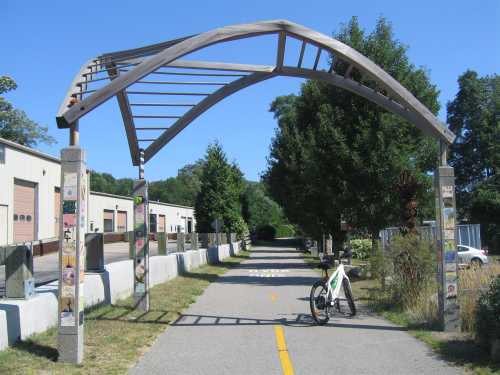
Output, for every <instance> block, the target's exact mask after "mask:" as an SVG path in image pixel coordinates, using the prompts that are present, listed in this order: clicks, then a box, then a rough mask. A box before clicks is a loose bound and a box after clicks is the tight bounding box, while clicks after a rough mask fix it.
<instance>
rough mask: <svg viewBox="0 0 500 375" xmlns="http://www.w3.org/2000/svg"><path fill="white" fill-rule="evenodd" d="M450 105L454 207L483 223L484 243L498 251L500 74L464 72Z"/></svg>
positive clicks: (499, 209) (499, 208)
mask: <svg viewBox="0 0 500 375" xmlns="http://www.w3.org/2000/svg"><path fill="white" fill-rule="evenodd" d="M458 86H459V89H458V93H457V95H456V96H455V98H454V99H453V100H452V101H451V102H449V103H448V106H447V109H448V123H449V124H450V128H451V129H452V130H453V131H454V132H455V134H456V135H457V139H456V140H455V143H454V144H453V145H452V147H451V152H450V164H451V165H452V166H453V167H455V176H456V195H457V208H458V211H459V214H460V217H461V218H462V219H466V220H469V221H470V222H473V223H480V224H481V232H482V233H481V234H482V239H483V242H485V243H486V244H488V245H489V246H490V247H491V248H492V249H494V250H495V251H497V252H500V178H499V175H500V76H498V75H496V74H495V75H493V76H486V77H479V76H478V74H477V73H476V72H474V71H471V70H468V71H466V72H465V73H464V74H462V75H461V76H460V77H459V78H458Z"/></svg>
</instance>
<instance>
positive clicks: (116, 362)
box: [0, 252, 248, 374]
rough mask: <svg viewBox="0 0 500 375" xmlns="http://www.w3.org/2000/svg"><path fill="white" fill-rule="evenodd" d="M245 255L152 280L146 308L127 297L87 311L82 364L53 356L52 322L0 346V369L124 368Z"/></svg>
mask: <svg viewBox="0 0 500 375" xmlns="http://www.w3.org/2000/svg"><path fill="white" fill-rule="evenodd" d="M246 258H248V253H246V252H240V254H239V255H237V256H235V257H231V258H228V259H226V260H225V261H224V262H222V263H220V264H217V265H205V266H202V267H200V268H197V269H196V270H193V271H191V272H190V273H188V274H186V275H184V276H179V277H176V278H175V279H173V280H170V281H168V282H166V283H164V284H160V285H157V286H155V287H154V288H152V289H151V309H150V311H149V312H148V313H141V312H140V311H137V310H134V309H133V308H132V306H133V301H132V299H131V298H128V299H126V300H123V301H120V302H118V303H117V304H115V305H105V306H101V307H97V308H94V309H91V310H89V311H87V312H86V316H85V318H86V321H85V360H84V362H83V363H82V364H81V365H70V364H63V363H59V362H57V356H58V352H57V330H56V329H55V328H54V329H50V330H48V331H47V332H45V333H42V334H37V335H33V336H32V337H31V338H30V339H28V340H25V341H23V342H19V343H18V344H16V345H15V346H13V347H11V348H8V349H6V350H5V351H3V352H0V374H123V373H125V372H127V370H128V369H129V368H130V367H131V366H133V365H134V363H136V361H137V360H138V359H139V357H140V356H141V354H142V353H144V352H145V351H146V350H147V349H148V348H149V347H150V346H151V345H152V343H153V342H154V340H155V339H156V337H157V336H158V335H159V334H160V333H162V332H163V331H164V330H165V329H166V328H167V327H168V325H169V324H170V323H172V322H174V321H175V320H176V319H177V318H178V317H179V316H180V314H181V313H182V311H183V310H184V309H185V308H186V307H188V306H189V305H190V304H191V303H193V302H194V301H195V300H196V297H197V296H199V295H200V294H202V293H203V291H204V289H205V288H206V287H207V286H208V284H210V282H212V281H214V280H216V279H217V277H218V276H219V275H222V274H223V273H224V272H226V271H227V269H229V268H231V267H233V266H234V265H236V264H238V263H239V262H241V261H242V260H244V259H246Z"/></svg>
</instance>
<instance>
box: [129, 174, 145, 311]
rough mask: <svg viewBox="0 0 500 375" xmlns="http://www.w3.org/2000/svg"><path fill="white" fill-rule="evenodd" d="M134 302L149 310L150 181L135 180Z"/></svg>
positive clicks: (140, 307) (141, 308)
mask: <svg viewBox="0 0 500 375" xmlns="http://www.w3.org/2000/svg"><path fill="white" fill-rule="evenodd" d="M132 194H133V198H134V302H135V305H136V307H137V308H138V309H139V310H142V311H149V228H148V216H149V215H148V212H149V209H148V206H149V205H148V183H147V182H146V180H143V179H139V180H135V181H134V186H133V192H132Z"/></svg>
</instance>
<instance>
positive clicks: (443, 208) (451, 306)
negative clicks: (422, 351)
mask: <svg viewBox="0 0 500 375" xmlns="http://www.w3.org/2000/svg"><path fill="white" fill-rule="evenodd" d="M441 153H442V155H441V166H440V167H438V169H437V171H436V174H435V189H436V211H437V212H436V218H437V239H438V241H437V245H438V246H437V247H438V249H437V256H438V288H439V289H438V305H439V316H440V319H441V327H442V329H443V330H444V331H450V332H451V331H458V330H459V329H460V314H459V305H458V301H457V291H458V290H457V289H458V285H457V281H458V277H457V247H456V241H455V225H456V210H455V176H454V172H453V168H452V167H449V166H447V165H446V148H444V146H443V145H442V144H441Z"/></svg>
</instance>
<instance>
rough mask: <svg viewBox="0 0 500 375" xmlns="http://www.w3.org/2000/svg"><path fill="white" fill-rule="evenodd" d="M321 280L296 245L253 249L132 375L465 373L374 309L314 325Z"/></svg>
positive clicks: (168, 332)
mask: <svg viewBox="0 0 500 375" xmlns="http://www.w3.org/2000/svg"><path fill="white" fill-rule="evenodd" d="M317 278H318V276H317V274H316V272H315V271H313V270H312V269H311V268H310V267H309V266H308V265H306V264H305V263H304V262H303V260H302V258H301V256H300V254H299V253H298V252H296V251H295V250H293V249H290V248H276V247H275V248H264V247H257V248H253V250H252V254H251V258H250V259H248V260H246V261H244V262H243V263H241V264H240V265H239V266H237V267H236V268H233V269H231V270H229V271H228V272H227V273H226V274H224V275H223V276H221V277H220V278H219V279H218V280H217V281H216V282H214V283H212V284H211V285H210V286H209V287H208V288H207V289H206V290H205V292H204V293H203V294H202V295H201V296H200V297H198V299H197V301H196V302H195V303H194V304H192V305H191V306H190V307H189V308H188V309H187V310H186V311H185V312H184V314H183V315H182V316H181V317H180V318H179V319H178V320H177V321H176V322H175V323H174V324H173V325H172V326H170V327H168V328H167V329H166V330H165V332H163V333H162V334H161V335H160V336H159V337H158V339H157V340H156V342H155V343H154V344H153V346H152V347H151V348H150V349H149V350H148V351H147V352H146V353H145V354H144V355H143V356H142V358H141V359H140V361H139V362H138V363H137V364H136V366H135V367H134V368H133V369H131V370H130V373H131V374H167V375H171V374H183V375H190V374H193V375H194V374H196V375H198V374H203V375H212V374H213V375H224V374H230V375H238V374H244V375H251V374H258V375H273V374H276V375H278V374H286V375H288V374H314V375H321V374H342V375H346V374H356V375H358V374H383V375H388V374H398V375H406V374H408V375H410V374H418V375H423V374H440V375H441V374H443V375H448V374H461V373H462V371H461V370H460V369H457V368H454V367H451V366H449V365H448V364H446V363H445V362H444V361H442V360H440V359H438V358H436V357H435V356H434V355H433V354H432V353H431V352H430V350H429V349H428V348H427V347H426V346H425V345H424V344H423V343H422V342H420V341H418V340H417V339H415V338H413V337H412V336H410V335H409V334H408V333H407V332H405V331H404V330H403V329H402V328H399V327H397V326H395V325H393V324H391V323H388V322H387V321H385V320H383V319H380V318H378V317H375V316H371V315H370V314H368V313H367V312H360V313H359V314H358V316H356V317H355V318H347V317H335V318H333V319H331V320H330V322H329V323H328V325H326V326H323V327H320V326H315V325H313V324H312V323H311V317H310V315H309V302H308V296H309V291H310V287H311V285H312V284H313V282H314V281H315V280H317ZM278 331H282V332H283V334H284V340H285V341H286V347H285V346H284V345H285V344H284V343H282V342H281V343H279V340H277V337H276V336H277V335H279V333H278ZM278 348H280V350H279V349H278ZM287 360H289V362H288V363H290V362H291V367H293V370H291V369H290V368H287V367H286V366H287V364H286V362H287ZM282 361H283V362H285V369H283V367H282V363H283V362H282Z"/></svg>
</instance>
